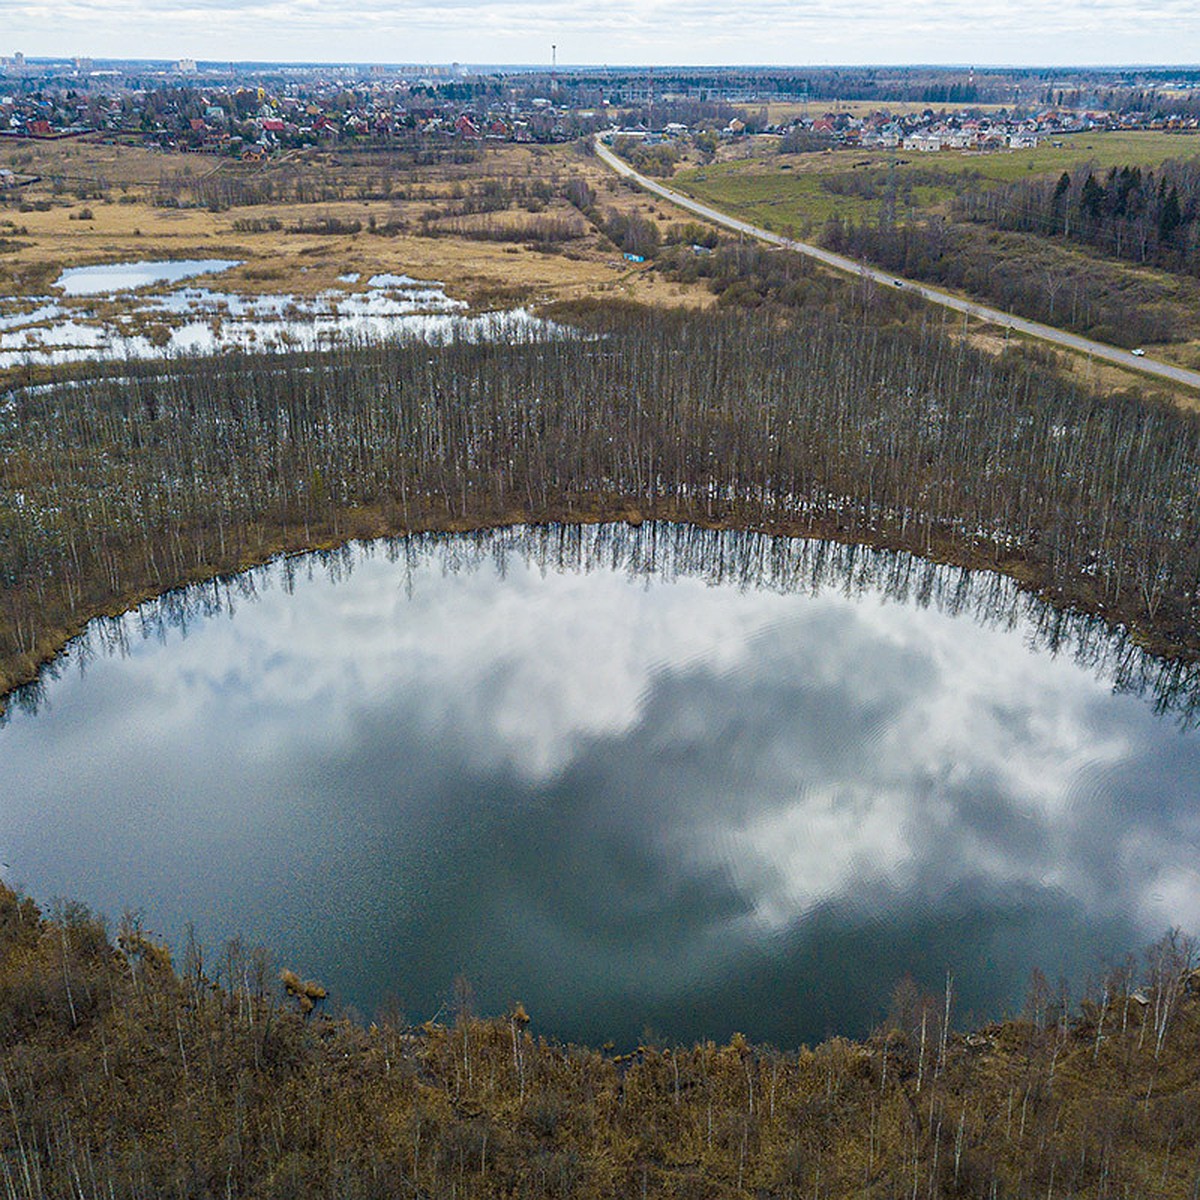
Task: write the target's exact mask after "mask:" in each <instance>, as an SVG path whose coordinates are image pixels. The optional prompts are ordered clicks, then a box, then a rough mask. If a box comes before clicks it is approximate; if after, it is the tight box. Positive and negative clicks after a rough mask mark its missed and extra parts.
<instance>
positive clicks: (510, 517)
mask: <svg viewBox="0 0 1200 1200" xmlns="http://www.w3.org/2000/svg"><path fill="white" fill-rule="evenodd" d="M340 517H341V519H340V520H339V522H338V526H336V527H333V528H326V529H323V530H311V529H310V530H309V531H308V535H307V536H297V535H298V534H300V533H301V531H300V530H297V529H290V528H289V527H288V526H286V525H284V526H282V527H276V528H274V529H273V530H271V531H270V532H267V531H264V530H262V529H261V528H260V529H259V530H258V533H259V537H258V538H257V539H255V540H254V541H253V542H251V540H250V539H249V538H244V539H243V543H244V544H243V545H241V546H240V547H239V548H238V549H235V550H234V551H233V553H232V554H231V556H230V560H229V561H228V562H225V563H213V564H209V565H208V567H206V569H203V570H196V571H190V572H187V573H185V574H184V575H182V576H180V577H178V578H175V579H172V580H169V581H167V582H165V583H163V584H156V585H150V584H149V583H147V584H145V585H143V586H137V585H135V586H133V587H131V588H129V589H127V590H126V591H124V592H122V593H120V594H119V595H115V596H113V597H111V598H110V599H109V600H108V601H107V602H105V603H101V604H97V605H94V606H92V607H90V608H88V609H87V610H86V611H84V612H83V613H81V614H79V615H78V617H77V618H76V619H74V620H73V621H72V622H71V623H70V624H69V625H67V626H63V627H59V628H56V629H51V630H48V631H46V632H45V633H44V634H43V635H42V636H40V637H39V638H38V640H37V643H36V644H35V646H34V647H33V649H32V650H31V651H29V652H28V653H27V654H25V655H23V656H21V658H19V659H17V660H16V661H14V660H12V659H9V660H2V659H0V717H3V715H4V714H5V713H6V712H7V709H8V705H9V703H10V702H11V700H12V697H13V695H14V694H15V693H16V692H17V691H19V690H20V689H21V688H23V687H27V686H29V685H30V684H35V683H37V681H38V679H39V677H40V676H41V674H42V672H43V671H44V670H45V669H46V668H47V667H48V666H49V665H50V664H51V663H53V662H55V661H56V660H57V659H59V658H60V657H61V656H62V655H63V654H64V653H65V652H66V651H67V649H68V647H69V645H70V643H71V642H72V641H74V640H75V639H76V638H78V637H80V636H82V635H83V633H84V632H85V630H86V629H87V626H88V625H89V624H91V622H93V621H95V620H98V619H100V618H105V617H108V618H116V617H120V616H123V615H125V614H126V613H130V612H133V611H134V610H135V609H137V608H138V607H139V606H140V605H142V604H145V603H148V602H149V601H152V600H154V599H156V598H158V597H160V596H165V595H169V594H170V593H171V592H175V591H178V590H180V589H183V588H187V587H191V586H196V585H199V584H204V583H208V582H211V581H213V580H220V579H230V578H234V577H236V576H238V575H241V574H243V573H244V572H247V571H250V570H253V569H255V568H257V567H261V566H264V565H266V564H267V563H269V562H271V561H273V560H275V559H278V558H281V557H300V556H304V555H307V554H314V553H319V552H321V551H328V550H335V549H338V548H339V547H341V546H344V545H346V544H348V543H350V542H355V541H375V540H378V539H381V538H403V537H411V536H416V535H419V534H429V533H445V534H470V533H479V532H484V531H488V530H498V529H509V528H513V527H515V526H518V525H529V526H534V527H537V526H550V525H601V524H609V523H613V524H617V523H625V524H629V525H633V526H638V525H641V524H643V523H644V522H647V521H666V522H673V523H678V524H685V525H693V526H695V527H697V528H700V529H708V530H717V531H738V532H743V533H748V534H761V535H764V536H767V537H779V538H795V539H812V540H824V541H831V542H837V543H840V544H842V545H847V546H862V547H864V548H866V549H869V550H873V551H883V552H898V553H908V554H912V555H913V556H914V557H917V558H919V559H923V560H925V561H928V562H931V563H935V564H937V565H939V566H945V567H954V568H958V569H960V570H964V571H985V572H990V573H993V574H998V575H1002V576H1004V577H1005V578H1007V579H1010V580H1011V581H1012V582H1013V583H1015V584H1016V586H1017V587H1018V588H1019V589H1020V590H1021V591H1022V592H1023V593H1026V594H1027V595H1030V596H1032V597H1034V598H1035V599H1037V600H1038V601H1040V602H1041V603H1043V604H1046V605H1047V606H1049V607H1051V608H1053V609H1055V610H1056V611H1057V612H1060V613H1062V614H1064V615H1066V614H1070V613H1075V614H1078V615H1080V616H1084V617H1090V618H1095V619H1098V620H1102V621H1103V622H1104V623H1105V625H1106V626H1107V627H1108V628H1109V629H1110V630H1112V631H1113V632H1114V633H1116V632H1117V631H1118V630H1120V629H1122V628H1123V629H1124V630H1125V631H1126V632H1127V633H1128V635H1129V636H1130V638H1131V640H1132V641H1133V642H1134V644H1135V645H1136V646H1137V647H1138V648H1139V649H1140V650H1141V651H1142V652H1143V653H1145V654H1147V655H1149V656H1151V657H1154V658H1157V659H1160V660H1162V661H1164V662H1173V663H1181V664H1186V663H1192V662H1196V661H1198V660H1200V647H1191V646H1188V645H1186V644H1184V643H1180V642H1178V641H1174V640H1172V639H1171V638H1170V637H1168V636H1167V635H1166V634H1164V633H1163V632H1161V631H1158V630H1155V629H1152V628H1150V629H1147V628H1145V627H1143V626H1139V624H1138V623H1137V622H1136V621H1133V620H1130V619H1128V618H1124V617H1122V616H1121V614H1119V613H1113V612H1111V611H1109V610H1106V609H1105V607H1104V605H1103V604H1102V603H1098V602H1094V601H1093V602H1090V603H1089V601H1088V598H1087V597H1083V596H1074V595H1069V594H1067V593H1065V592H1063V591H1062V590H1061V589H1060V590H1059V591H1058V592H1057V593H1056V592H1054V591H1052V590H1051V589H1050V588H1049V587H1048V586H1047V581H1046V574H1047V573H1046V572H1045V571H1038V570H1037V569H1036V568H1035V566H1034V565H1033V564H1031V563H1030V562H1029V560H1028V558H1027V557H1025V556H1021V555H1006V556H1001V555H997V554H995V553H988V552H987V551H986V550H985V549H984V548H982V547H979V546H970V545H966V544H964V541H963V539H961V538H958V537H956V536H954V535H952V534H946V533H943V534H941V535H934V536H933V537H932V538H931V539H929V540H928V542H927V543H926V544H922V543H924V542H925V539H924V538H913V537H911V536H910V537H903V536H889V535H888V534H887V533H886V532H884V533H881V534H880V536H877V537H874V538H868V537H863V536H856V535H855V534H854V532H853V531H851V530H848V529H846V528H844V527H843V526H842V524H841V523H840V522H838V521H836V520H833V519H826V520H824V521H822V520H819V519H811V518H799V517H793V518H791V519H788V518H774V519H769V520H757V521H756V520H749V521H747V520H738V519H735V518H727V517H721V516H714V515H709V514H704V513H696V512H692V511H689V506H687V505H685V504H681V503H680V502H679V501H677V500H672V499H669V498H667V499H663V500H661V501H659V502H658V503H656V504H652V505H646V506H644V507H636V506H633V505H631V504H629V503H626V502H623V501H620V500H614V501H608V502H605V501H597V502H594V503H592V504H589V505H586V506H585V505H573V504H571V503H569V502H568V503H566V504H564V505H562V506H561V507H556V508H551V510H550V511H547V512H541V513H538V514H536V515H534V514H531V513H529V512H521V511H510V512H503V513H487V512H481V513H480V514H479V515H478V516H477V517H454V516H450V515H446V514H431V515H430V516H429V517H427V518H424V519H422V518H417V519H415V520H412V519H410V520H408V521H396V520H394V519H390V517H389V515H388V514H386V513H385V512H383V511H378V510H373V509H352V510H348V511H347V512H346V513H343V514H340ZM247 532H249V531H247ZM264 534H265V536H264ZM245 543H249V544H245Z"/></svg>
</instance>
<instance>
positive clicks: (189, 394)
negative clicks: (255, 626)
mask: <svg viewBox="0 0 1200 1200" xmlns="http://www.w3.org/2000/svg"><path fill="white" fill-rule="evenodd" d="M714 257H716V256H714ZM872 294H874V293H873V290H870V291H864V292H863V294H862V295H861V296H857V297H856V296H855V295H854V293H852V292H848V295H849V300H848V301H847V303H848V304H853V303H858V302H859V301H861V303H862V305H863V308H862V309H861V310H860V315H859V316H858V318H857V319H856V320H854V319H851V314H852V312H853V308H850V307H848V308H847V309H846V310H845V311H844V313H842V314H841V315H840V316H839V315H831V314H830V312H829V311H828V310H827V309H813V310H810V309H808V308H802V309H792V310H782V309H775V310H769V309H762V308H760V309H755V310H754V311H753V312H752V313H749V314H746V313H743V312H741V311H740V310H737V309H735V310H734V311H728V310H727V309H720V310H718V311H717V312H711V313H703V314H691V315H689V314H684V313H677V312H666V311H661V310H647V309H640V308H636V307H633V306H629V307H625V308H620V307H618V308H611V307H608V308H602V307H596V306H587V305H585V306H581V307H577V308H576V309H575V310H574V311H572V310H571V309H569V308H564V309H563V310H561V311H560V318H561V319H564V320H565V318H566V317H567V316H568V315H571V316H573V317H574V319H575V321H576V323H575V324H574V325H572V326H568V325H566V324H562V323H560V324H559V325H557V326H555V327H553V328H552V329H550V330H549V331H542V332H536V331H534V330H532V329H530V328H522V327H517V326H508V327H506V326H504V325H503V323H502V322H499V321H498V323H497V326H496V330H495V332H496V334H497V336H496V337H495V338H494V339H481V340H468V339H466V338H460V339H457V340H454V339H452V340H449V341H448V342H446V343H445V344H441V345H430V344H428V343H426V342H422V341H419V340H414V339H409V340H396V341H392V342H387V343H377V344H364V345H361V346H350V345H347V346H345V347H343V348H340V349H335V350H330V351H327V352H320V353H310V354H292V355H282V354H259V355H251V354H239V353H227V354H225V355H223V356H221V357H219V358H216V359H209V360H205V359H202V358H197V359H178V360H175V361H172V362H170V363H167V364H165V365H164V364H162V363H152V362H142V363H133V362H129V363H118V364H109V365H108V366H107V367H105V368H104V371H103V372H102V373H101V374H99V375H96V376H94V377H91V378H87V379H80V380H75V381H63V382H60V383H56V384H37V385H33V386H26V387H17V388H15V389H14V390H12V391H11V392H10V393H9V394H8V395H7V396H6V397H5V398H4V399H3V404H2V407H0V452H2V453H0V663H2V674H0V683H2V684H3V687H4V690H6V691H7V690H9V689H11V688H12V687H13V686H14V685H16V684H18V683H20V682H22V681H24V680H27V679H29V678H31V677H32V675H33V674H34V672H35V671H36V669H37V667H38V666H39V665H40V664H41V663H42V662H44V661H45V660H47V659H48V658H49V657H51V656H52V655H53V654H54V653H55V652H56V651H57V650H58V649H59V648H60V647H61V646H62V645H63V644H64V643H65V641H66V640H67V639H68V638H69V637H70V636H71V635H73V634H75V633H77V632H78V631H79V630H80V629H81V627H82V626H83V624H84V623H85V622H86V621H87V620H88V619H89V618H91V617H93V616H96V615H99V614H102V613H106V612H111V611H114V610H115V611H120V610H121V609H123V608H125V607H127V606H128V605H129V603H131V602H132V601H133V600H135V599H138V598H145V597H148V596H152V595H157V594H159V593H161V592H163V591H164V590H166V589H169V588H171V587H175V586H178V585H180V584H183V583H186V582H189V581H192V580H196V579H202V578H209V577H212V576H213V575H217V574H222V573H228V572H232V571H236V570H238V569H241V568H243V567H245V566H248V565H250V564H252V563H254V562H257V561H262V560H264V559H265V558H267V557H269V556H270V555H271V554H273V553H276V552H278V551H281V550H287V549H302V548H312V547H318V546H322V545H331V544H337V543H339V542H342V541H345V540H346V539H347V538H350V537H363V536H378V535H381V534H386V533H398V532H411V531H417V530H423V529H469V528H478V527H481V526H493V525H500V524H511V523H517V522H526V523H528V522H533V523H540V522H548V521H568V522H569V521H579V520H583V521H591V520H598V519H634V520H641V519H648V518H663V519H670V520H684V521H692V522H696V523H698V524H702V525H708V526H724V527H738V528H748V529H758V530H762V531H765V532H772V533H786V534H814V535H822V536H832V537H834V538H837V539H840V540H843V541H857V542H867V543H870V544H873V545H878V546H884V547H893V548H900V549H908V550H912V551H913V552H915V553H918V554H922V555H925V556H929V557H934V558H939V559H942V560H948V561H956V562H960V563H962V564H965V565H970V566H979V567H986V568H991V569H997V570H1000V571H1003V572H1005V573H1008V574H1010V575H1012V576H1014V577H1015V578H1017V579H1018V580H1019V581H1020V582H1022V583H1024V584H1025V585H1027V586H1030V587H1032V588H1034V589H1036V590H1038V591H1040V592H1041V593H1043V594H1044V595H1045V596H1046V597H1047V598H1049V599H1050V600H1052V601H1053V602H1054V603H1056V604H1058V605H1060V606H1064V607H1069V606H1075V607H1078V608H1081V609H1083V610H1086V611H1088V612H1092V613H1096V614H1098V615H1101V616H1103V617H1104V618H1105V619H1107V620H1109V621H1110V622H1111V623H1114V624H1125V625H1128V626H1130V627H1131V628H1133V629H1135V630H1136V631H1137V633H1138V636H1139V637H1140V638H1141V639H1142V640H1143V641H1144V642H1145V643H1146V644H1147V645H1149V646H1151V647H1153V648H1154V649H1156V650H1159V651H1162V652H1164V653H1167V654H1175V655H1184V656H1189V657H1195V656H1196V655H1197V654H1198V653H1200V634H1198V633H1197V623H1196V612H1197V603H1198V599H1200V597H1198V588H1200V518H1198V517H1197V514H1196V510H1195V504H1194V497H1195V495H1196V491H1197V485H1198V480H1200V424H1198V422H1197V419H1196V418H1195V416H1194V415H1191V414H1188V413H1185V412H1183V411H1180V410H1178V409H1176V408H1174V407H1170V406H1167V405H1156V404H1154V403H1151V402H1148V401H1145V400H1142V399H1139V398H1138V397H1136V396H1130V395H1122V394H1116V395H1109V396H1101V395H1099V394H1097V393H1095V392H1093V391H1090V390H1088V389H1085V388H1083V387H1081V386H1078V385H1076V384H1072V383H1069V382H1066V381H1064V380H1063V379H1062V378H1060V377H1058V376H1056V375H1055V374H1054V373H1052V372H1051V371H1050V370H1048V369H1046V368H1043V367H1040V366H1038V365H1037V364H1036V363H1034V362H1031V361H1030V360H1029V359H1027V358H1026V357H1025V356H1023V355H1020V354H1016V353H1014V354H1004V355H1001V356H999V357H995V356H990V355H988V354H985V353H982V352H979V351H976V350H974V349H972V348H971V347H970V346H968V345H966V344H964V343H963V342H962V341H960V340H953V339H950V338H948V337H947V336H945V335H944V333H943V332H942V328H941V326H940V325H938V324H934V323H932V322H931V321H930V320H929V319H928V318H927V317H925V316H920V315H917V314H916V313H912V314H909V319H908V320H906V321H902V322H896V323H893V324H892V325H889V326H888V327H879V326H877V325H875V324H873V323H872V322H870V321H868V319H867V318H868V316H869V314H870V311H871V310H870V303H871V295H872ZM768 313H773V315H766V314H768ZM902 315H903V314H902Z"/></svg>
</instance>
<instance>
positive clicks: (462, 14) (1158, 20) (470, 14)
mask: <svg viewBox="0 0 1200 1200" xmlns="http://www.w3.org/2000/svg"><path fill="white" fill-rule="evenodd" d="M0 43H2V44H0V54H11V53H13V52H14V51H18V50H19V51H22V52H23V53H25V54H26V55H29V56H34V55H54V56H63V55H86V56H92V57H120V58H181V57H189V58H196V59H229V60H238V61H245V60H267V61H278V62H289V61H318V62H340V61H345V62H384V63H393V62H394V63H406V62H430V63H445V62H461V63H482V64H497V63H542V62H546V63H548V62H549V60H550V47H551V45H552V44H556V45H557V47H558V62H559V64H560V65H570V64H581V65H582V64H597V65H602V64H606V63H607V64H613V65H617V64H631V63H637V64H656V63H663V64H667V63H670V64H727V63H729V64H732V63H737V64H781V65H825V64H845V63H876V64H895V63H952V64H964V65H972V64H973V65H1001V64H1015V65H1042V64H1045V65H1075V64H1077V65H1125V64H1141V63H1173V64H1178V63H1197V62H1200V6H1198V5H1197V4H1196V3H1195V0H1149V2H1148V3H1144V2H1140V0H1060V2H1058V3H1050V2H1049V0H971V2H970V3H968V2H967V0H949V2H947V0H938V2H937V3H935V2H934V0H910V2H909V3H907V4H903V5H901V4H897V3H894V2H893V3H882V2H881V0H854V3H850V0H810V3H807V4H797V3H794V2H793V0H754V2H753V3H751V4H749V5H746V4H740V3H739V4H729V3H721V4H718V3H716V0H610V2H609V3H606V4H596V3H595V2H594V0H586V2H585V0H560V2H559V3H557V4H554V5H551V4H529V3H520V2H517V0H470V3H468V2H467V0H436V2H434V0H288V3H286V4H284V3H279V2H277V0H276V2H270V0H269V2H268V3H256V4H251V3H249V2H248V0H191V2H190V3H189V2H188V0H184V2H183V3H179V2H177V0H0Z"/></svg>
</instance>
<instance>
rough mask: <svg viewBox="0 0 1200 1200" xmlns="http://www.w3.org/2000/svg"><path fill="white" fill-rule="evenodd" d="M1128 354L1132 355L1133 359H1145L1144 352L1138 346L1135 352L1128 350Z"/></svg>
mask: <svg viewBox="0 0 1200 1200" xmlns="http://www.w3.org/2000/svg"><path fill="white" fill-rule="evenodd" d="M1129 353H1130V354H1132V355H1133V357H1134V358H1145V357H1146V352H1145V350H1143V349H1142V348H1141V347H1140V346H1139V347H1138V348H1137V349H1136V350H1130V352H1129Z"/></svg>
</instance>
